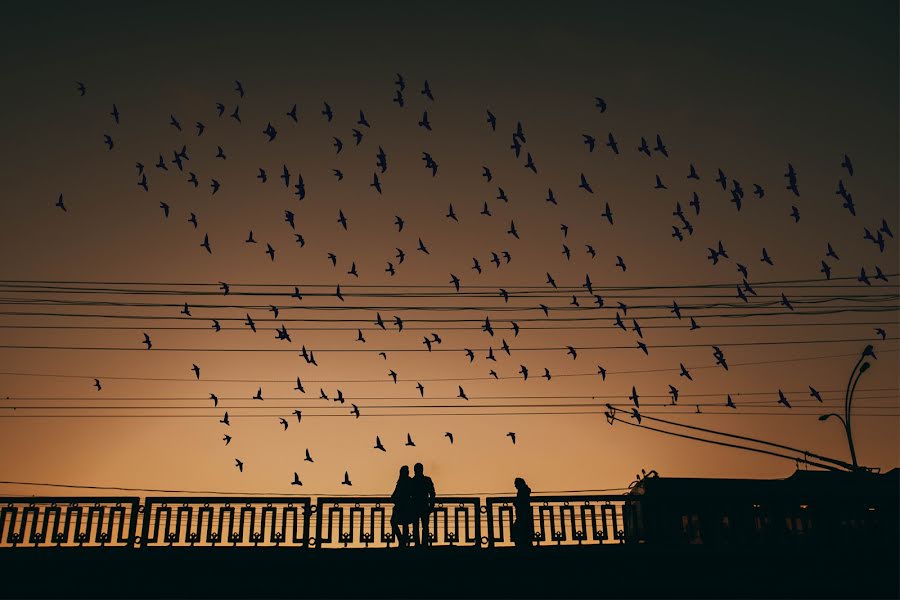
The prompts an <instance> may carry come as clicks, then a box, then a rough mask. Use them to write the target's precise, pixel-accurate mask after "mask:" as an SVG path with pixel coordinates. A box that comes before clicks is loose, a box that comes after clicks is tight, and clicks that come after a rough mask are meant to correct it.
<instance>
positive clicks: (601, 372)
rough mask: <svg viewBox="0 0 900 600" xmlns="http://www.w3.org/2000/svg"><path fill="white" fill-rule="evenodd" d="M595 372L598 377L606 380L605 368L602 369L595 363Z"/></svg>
mask: <svg viewBox="0 0 900 600" xmlns="http://www.w3.org/2000/svg"><path fill="white" fill-rule="evenodd" d="M597 374H598V375H600V379H602V380H603V381H606V369H604V368H603V367H601V366H600V365H597Z"/></svg>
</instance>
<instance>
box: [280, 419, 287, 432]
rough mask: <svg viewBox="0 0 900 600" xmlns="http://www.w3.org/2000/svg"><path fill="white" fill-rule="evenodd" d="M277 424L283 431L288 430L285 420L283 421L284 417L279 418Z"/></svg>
mask: <svg viewBox="0 0 900 600" xmlns="http://www.w3.org/2000/svg"><path fill="white" fill-rule="evenodd" d="M278 422H279V423H280V424H281V426H282V427H283V428H284V429H283V431H287V428H288V422H287V419H285V418H284V417H281V418H279V419H278Z"/></svg>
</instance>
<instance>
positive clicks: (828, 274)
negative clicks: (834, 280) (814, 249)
mask: <svg viewBox="0 0 900 600" xmlns="http://www.w3.org/2000/svg"><path fill="white" fill-rule="evenodd" d="M819 271H820V272H821V273H824V275H825V279H831V267H829V266H828V263H826V262H825V261H824V260H823V261H822V268H821V269H819Z"/></svg>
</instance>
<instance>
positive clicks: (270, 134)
mask: <svg viewBox="0 0 900 600" xmlns="http://www.w3.org/2000/svg"><path fill="white" fill-rule="evenodd" d="M263 135H265V136H266V137H267V138H269V141H270V142H271V141H273V140H274V139H275V136H277V135H278V130H277V129H275V127H274V126H273V125H272V123H268V124H266V128H265V129H263Z"/></svg>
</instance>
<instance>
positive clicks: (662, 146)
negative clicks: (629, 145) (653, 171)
mask: <svg viewBox="0 0 900 600" xmlns="http://www.w3.org/2000/svg"><path fill="white" fill-rule="evenodd" d="M653 150H654V151H655V152H659V153H660V154H662V155H663V156H665V157H666V158H669V151H668V150H667V149H666V145H665V144H664V143H663V141H662V137H661V136H660V135H659V134H658V133H657V134H656V146H655V147H654V148H653Z"/></svg>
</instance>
